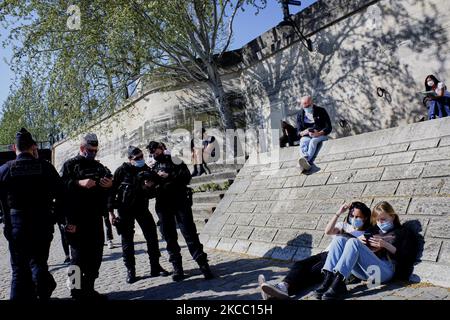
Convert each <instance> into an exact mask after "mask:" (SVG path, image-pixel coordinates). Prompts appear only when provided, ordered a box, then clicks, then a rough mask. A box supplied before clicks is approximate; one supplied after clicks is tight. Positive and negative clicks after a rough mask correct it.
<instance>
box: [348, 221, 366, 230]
mask: <svg viewBox="0 0 450 320" xmlns="http://www.w3.org/2000/svg"><path fill="white" fill-rule="evenodd" d="M350 220H351V224H352V226H353V228H355V229H359V228H361V227H362V226H363V225H364V221H363V219H360V218H354V219H353V218H350Z"/></svg>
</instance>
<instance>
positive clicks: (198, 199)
mask: <svg viewBox="0 0 450 320" xmlns="http://www.w3.org/2000/svg"><path fill="white" fill-rule="evenodd" d="M224 194H225V191H212V192H208V191H207V192H195V193H194V195H193V197H194V204H196V203H207V202H209V203H215V204H216V205H217V204H218V203H219V202H220V200H222V198H223V196H224Z"/></svg>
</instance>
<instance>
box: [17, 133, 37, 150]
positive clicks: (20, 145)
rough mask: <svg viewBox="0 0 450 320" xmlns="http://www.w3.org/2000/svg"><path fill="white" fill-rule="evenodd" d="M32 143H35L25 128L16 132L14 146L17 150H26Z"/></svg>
mask: <svg viewBox="0 0 450 320" xmlns="http://www.w3.org/2000/svg"><path fill="white" fill-rule="evenodd" d="M33 145H36V141H34V140H33V137H32V136H31V133H29V132H28V131H27V129H25V128H22V129H20V131H19V132H17V133H16V146H17V149H18V150H19V151H24V150H27V149H29V148H30V147H31V146H33Z"/></svg>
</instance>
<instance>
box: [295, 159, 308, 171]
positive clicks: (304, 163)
mask: <svg viewBox="0 0 450 320" xmlns="http://www.w3.org/2000/svg"><path fill="white" fill-rule="evenodd" d="M298 164H299V165H300V168H302V169H303V170H304V171H308V170H309V169H311V165H310V164H309V162H308V160H306V158H305V157H300V158H299V159H298Z"/></svg>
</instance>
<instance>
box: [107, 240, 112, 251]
mask: <svg viewBox="0 0 450 320" xmlns="http://www.w3.org/2000/svg"><path fill="white" fill-rule="evenodd" d="M107 243H108V249H114V244H113V242H112V240H108V241H107Z"/></svg>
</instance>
